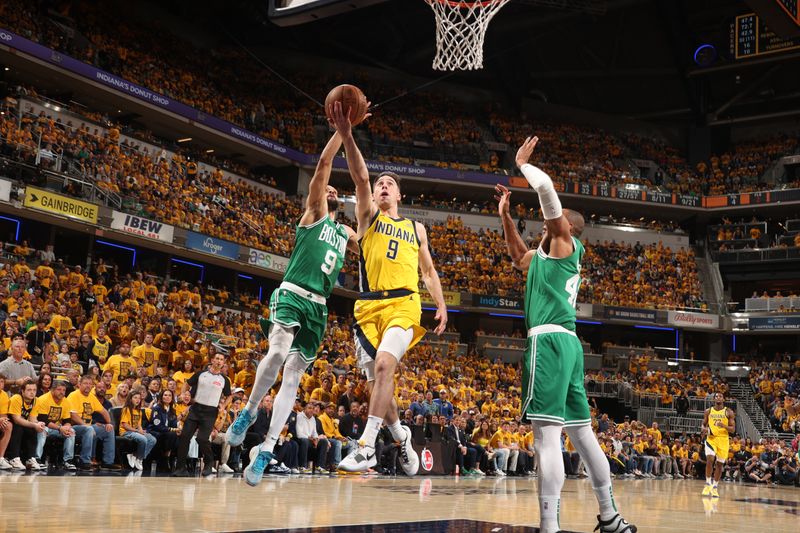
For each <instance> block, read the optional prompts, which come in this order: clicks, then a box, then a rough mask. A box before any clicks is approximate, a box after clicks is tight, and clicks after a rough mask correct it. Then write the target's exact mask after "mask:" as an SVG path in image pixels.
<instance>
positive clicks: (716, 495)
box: [711, 487, 719, 498]
mask: <svg viewBox="0 0 800 533" xmlns="http://www.w3.org/2000/svg"><path fill="white" fill-rule="evenodd" d="M711 497H712V498H719V492H717V487H711Z"/></svg>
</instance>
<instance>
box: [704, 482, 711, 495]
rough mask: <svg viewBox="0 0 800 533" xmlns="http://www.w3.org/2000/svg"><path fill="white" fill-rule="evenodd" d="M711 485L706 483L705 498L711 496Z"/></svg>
mask: <svg viewBox="0 0 800 533" xmlns="http://www.w3.org/2000/svg"><path fill="white" fill-rule="evenodd" d="M711 488H712V487H711V485H709V484H708V483H706V486H705V487H703V496H711Z"/></svg>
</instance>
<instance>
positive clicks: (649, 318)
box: [603, 307, 656, 322]
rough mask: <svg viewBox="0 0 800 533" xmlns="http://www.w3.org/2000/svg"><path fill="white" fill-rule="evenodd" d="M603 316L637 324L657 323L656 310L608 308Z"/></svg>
mask: <svg viewBox="0 0 800 533" xmlns="http://www.w3.org/2000/svg"><path fill="white" fill-rule="evenodd" d="M603 316H604V317H606V318H614V319H617V320H635V321H637V322H655V321H656V312H655V310H654V309H631V308H628V307H606V308H605V309H604V310H603Z"/></svg>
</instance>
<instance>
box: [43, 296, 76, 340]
mask: <svg viewBox="0 0 800 533" xmlns="http://www.w3.org/2000/svg"><path fill="white" fill-rule="evenodd" d="M72 328H73V325H72V319H71V318H70V317H68V316H67V306H66V305H64V304H61V305H59V306H58V313H54V314H53V315H52V316H51V317H50V323H49V324H47V329H53V330H55V332H56V335H58V336H59V337H63V336H64V335H66V334H67V333H68V332H69V330H71V329H72Z"/></svg>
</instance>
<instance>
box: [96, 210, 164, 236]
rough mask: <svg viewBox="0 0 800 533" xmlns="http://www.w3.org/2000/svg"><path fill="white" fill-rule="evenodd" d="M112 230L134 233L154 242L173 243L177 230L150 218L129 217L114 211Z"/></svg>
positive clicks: (112, 214)
mask: <svg viewBox="0 0 800 533" xmlns="http://www.w3.org/2000/svg"><path fill="white" fill-rule="evenodd" d="M111 229H116V230H119V231H124V232H125V233H132V234H134V235H139V236H140V237H146V238H148V239H153V240H154V241H162V242H169V243H171V242H172V237H173V234H174V231H175V228H174V227H172V226H170V225H169V224H164V223H163V222H156V221H155V220H150V219H149V218H144V217H139V216H136V215H129V214H127V213H120V212H119V211H113V212H112V213H111Z"/></svg>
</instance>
